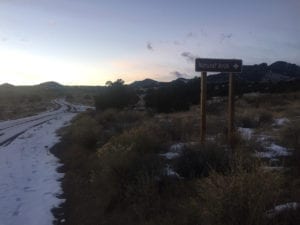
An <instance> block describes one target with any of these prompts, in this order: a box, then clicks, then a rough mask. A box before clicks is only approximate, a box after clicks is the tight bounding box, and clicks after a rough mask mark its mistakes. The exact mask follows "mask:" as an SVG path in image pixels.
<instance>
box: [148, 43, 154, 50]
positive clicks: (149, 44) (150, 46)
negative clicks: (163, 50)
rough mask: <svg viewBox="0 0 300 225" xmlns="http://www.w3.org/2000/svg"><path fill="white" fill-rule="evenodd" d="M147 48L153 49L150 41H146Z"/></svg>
mask: <svg viewBox="0 0 300 225" xmlns="http://www.w3.org/2000/svg"><path fill="white" fill-rule="evenodd" d="M147 49H148V50H149V51H153V50H154V49H153V45H152V43H151V42H148V43H147Z"/></svg>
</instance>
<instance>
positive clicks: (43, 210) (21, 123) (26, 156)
mask: <svg viewBox="0 0 300 225" xmlns="http://www.w3.org/2000/svg"><path fill="white" fill-rule="evenodd" d="M56 104H58V105H59V108H58V109H56V110H54V111H50V112H45V113H41V114H39V115H36V116H32V117H27V118H23V119H18V120H11V121H5V122H0V225H19V224H26V225H50V224H52V221H53V215H52V213H51V209H52V208H53V207H54V206H58V205H59V204H60V203H62V201H63V200H62V199H59V198H57V196H58V195H59V194H60V193H61V187H60V182H59V181H58V179H60V178H62V176H63V174H59V173H57V171H56V169H57V168H58V167H59V166H60V164H59V162H58V159H57V158H55V157H54V156H53V155H52V154H51V153H50V152H49V150H50V148H51V147H52V146H53V145H54V144H56V143H57V142H58V141H59V137H57V135H56V131H57V130H58V129H59V128H61V127H63V126H65V125H67V124H68V123H69V122H70V121H71V119H72V118H73V117H74V116H75V115H76V113H77V112H78V111H83V110H85V109H86V108H85V107H82V106H75V105H72V104H69V103H67V102H65V101H64V100H57V101H56Z"/></svg>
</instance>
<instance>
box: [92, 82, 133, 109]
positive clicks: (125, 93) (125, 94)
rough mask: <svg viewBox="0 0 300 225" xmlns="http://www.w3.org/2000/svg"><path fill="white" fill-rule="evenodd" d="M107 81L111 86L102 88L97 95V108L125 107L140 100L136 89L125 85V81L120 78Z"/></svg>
mask: <svg viewBox="0 0 300 225" xmlns="http://www.w3.org/2000/svg"><path fill="white" fill-rule="evenodd" d="M107 83H108V85H109V86H107V87H105V88H104V89H101V90H100V93H99V95H98V96H96V97H95V105H96V109H97V110H104V109H108V108H115V109H123V108H125V107H128V106H131V105H133V104H135V103H137V101H138V100H139V97H138V96H137V94H136V93H135V91H134V89H133V88H131V87H130V86H127V85H124V81H122V80H120V79H119V80H117V81H115V82H107Z"/></svg>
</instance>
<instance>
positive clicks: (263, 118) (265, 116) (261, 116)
mask: <svg viewBox="0 0 300 225" xmlns="http://www.w3.org/2000/svg"><path fill="white" fill-rule="evenodd" d="M272 122H273V114H272V113H271V112H269V111H267V110H261V111H259V112H258V123H259V125H266V124H270V123H272Z"/></svg>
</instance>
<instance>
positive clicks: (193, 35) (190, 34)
mask: <svg viewBox="0 0 300 225" xmlns="http://www.w3.org/2000/svg"><path fill="white" fill-rule="evenodd" d="M186 37H187V38H196V37H197V34H196V33H194V32H192V31H191V32H189V33H188V34H187V35H186Z"/></svg>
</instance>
